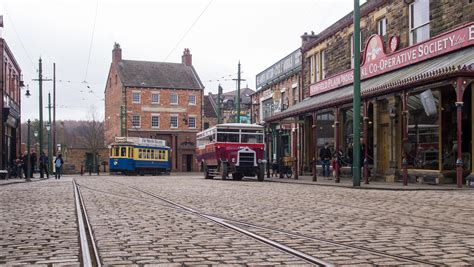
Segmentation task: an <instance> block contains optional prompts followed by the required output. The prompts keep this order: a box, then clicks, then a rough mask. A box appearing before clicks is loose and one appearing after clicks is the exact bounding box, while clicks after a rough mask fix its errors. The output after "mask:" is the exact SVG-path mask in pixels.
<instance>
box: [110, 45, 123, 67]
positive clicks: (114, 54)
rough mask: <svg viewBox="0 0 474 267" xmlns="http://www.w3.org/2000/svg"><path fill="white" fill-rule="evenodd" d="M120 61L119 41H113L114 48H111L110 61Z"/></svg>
mask: <svg viewBox="0 0 474 267" xmlns="http://www.w3.org/2000/svg"><path fill="white" fill-rule="evenodd" d="M120 61H122V48H120V44H119V43H114V49H113V50H112V63H114V64H117V63H119V62H120Z"/></svg>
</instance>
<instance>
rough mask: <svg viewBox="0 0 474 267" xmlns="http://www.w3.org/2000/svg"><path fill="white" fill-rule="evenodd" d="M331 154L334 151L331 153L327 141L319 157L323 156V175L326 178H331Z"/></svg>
mask: <svg viewBox="0 0 474 267" xmlns="http://www.w3.org/2000/svg"><path fill="white" fill-rule="evenodd" d="M331 155H332V153H331V149H330V148H329V144H328V143H325V144H324V147H322V148H321V150H320V151H319V157H320V158H321V162H322V165H323V176H324V177H326V179H330V178H329V175H330V167H329V163H330V160H331Z"/></svg>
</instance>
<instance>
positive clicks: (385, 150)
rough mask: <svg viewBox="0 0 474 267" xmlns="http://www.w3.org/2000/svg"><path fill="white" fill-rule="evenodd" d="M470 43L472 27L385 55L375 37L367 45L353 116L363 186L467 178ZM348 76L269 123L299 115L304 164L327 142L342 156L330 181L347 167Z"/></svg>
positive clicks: (324, 84) (328, 82)
mask: <svg viewBox="0 0 474 267" xmlns="http://www.w3.org/2000/svg"><path fill="white" fill-rule="evenodd" d="M473 44H474V23H469V24H467V25H464V26H462V27H459V28H457V29H454V30H452V31H449V32H446V33H444V34H442V35H439V36H436V37H434V38H432V39H430V40H427V41H425V42H422V43H419V44H417V45H414V46H411V47H407V48H405V49H402V50H400V51H396V49H394V50H393V51H391V52H390V53H386V52H385V49H384V43H383V41H382V38H381V37H380V36H378V35H373V36H372V37H370V38H369V39H368V41H367V43H366V47H365V50H364V51H365V53H364V55H363V61H362V64H361V76H362V77H361V78H362V84H361V97H362V105H363V106H362V108H361V111H362V112H361V114H359V116H360V118H361V120H360V121H361V125H360V127H359V130H360V132H361V136H362V137H363V140H361V144H362V153H361V154H362V156H361V163H362V164H361V165H362V166H360V167H364V171H363V175H364V178H365V179H366V180H365V181H366V182H368V181H369V177H383V178H384V179H385V180H386V181H388V182H396V181H401V182H404V183H405V184H407V183H408V182H426V183H457V184H458V186H460V185H461V184H462V183H463V179H464V178H465V177H466V176H467V175H469V174H470V173H471V172H473V168H472V165H473V164H474V159H473V157H472V152H473V151H474V147H473V146H474V145H473V142H472V139H473V137H474V126H473V125H474V124H473V123H472V112H473V108H474V107H473V105H472V101H473V100H474V98H473V94H472V92H471V91H472V81H473V77H474V70H473V68H474V47H473ZM394 47H396V46H394ZM352 78H353V76H352V70H349V71H347V72H343V73H341V74H338V75H335V76H332V77H329V78H327V79H325V80H322V81H320V82H317V83H314V84H312V85H311V86H310V96H311V97H309V98H307V99H305V100H304V101H302V102H300V103H298V104H297V105H295V106H293V107H291V108H289V109H287V110H285V111H283V112H281V113H279V114H277V115H275V116H272V117H271V118H269V119H268V121H271V122H274V121H278V120H282V119H284V118H296V117H301V116H303V117H305V118H306V119H305V122H307V123H309V122H311V127H304V129H305V140H307V141H306V144H307V146H306V147H305V148H303V149H304V150H305V155H307V156H306V157H305V158H304V161H305V164H313V163H314V162H317V160H318V159H319V155H318V154H319V153H318V152H319V150H320V148H321V147H322V146H323V145H324V144H326V143H328V144H329V146H330V147H331V150H332V151H333V152H336V151H338V152H339V153H338V154H339V155H341V156H339V157H340V159H339V160H338V161H337V164H336V166H335V168H336V170H335V171H336V175H337V176H339V174H340V173H341V172H342V171H344V170H345V168H344V167H346V166H350V165H351V161H352V159H351V154H352V149H353V147H352V143H353V138H352V132H353V129H352V127H353V126H352V120H353V117H354V116H355V114H353V112H352V93H353V85H352ZM334 154H335V155H336V153H334ZM314 159H316V161H315V160H314ZM313 168H314V167H313ZM348 169H349V171H350V167H349V168H348ZM346 171H347V168H346ZM313 176H314V178H315V179H316V177H317V176H316V172H314V171H313ZM336 181H338V179H336Z"/></svg>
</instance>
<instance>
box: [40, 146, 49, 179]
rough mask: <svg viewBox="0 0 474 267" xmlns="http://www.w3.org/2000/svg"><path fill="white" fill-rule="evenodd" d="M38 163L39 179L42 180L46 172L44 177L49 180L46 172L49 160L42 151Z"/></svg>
mask: <svg viewBox="0 0 474 267" xmlns="http://www.w3.org/2000/svg"><path fill="white" fill-rule="evenodd" d="M39 161H40V177H41V178H44V173H45V172H46V177H47V178H48V179H49V171H48V163H49V159H48V156H46V154H45V153H44V152H43V151H41V154H40V158H39Z"/></svg>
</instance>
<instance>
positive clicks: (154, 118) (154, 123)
mask: <svg viewBox="0 0 474 267" xmlns="http://www.w3.org/2000/svg"><path fill="white" fill-rule="evenodd" d="M151 128H160V116H159V115H151Z"/></svg>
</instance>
